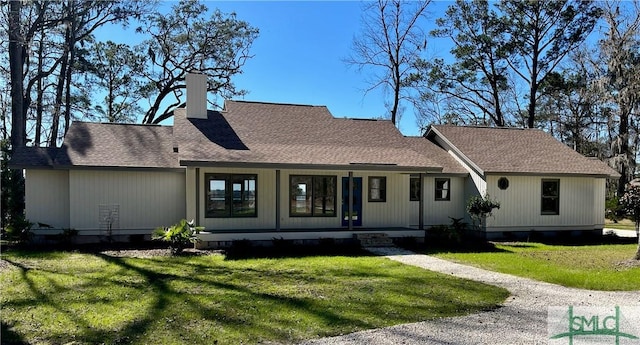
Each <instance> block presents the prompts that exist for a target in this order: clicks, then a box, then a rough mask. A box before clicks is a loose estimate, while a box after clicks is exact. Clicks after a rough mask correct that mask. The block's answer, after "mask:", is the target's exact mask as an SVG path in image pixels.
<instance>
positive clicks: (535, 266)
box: [437, 243, 640, 291]
mask: <svg viewBox="0 0 640 345" xmlns="http://www.w3.org/2000/svg"><path fill="white" fill-rule="evenodd" d="M636 249H637V245H635V244H613V245H585V246H562V245H545V244H540V243H512V244H506V243H505V244H496V246H495V250H493V251H486V252H479V253H451V252H449V253H439V254H437V256H438V257H441V258H443V259H448V260H453V261H457V262H462V263H467V264H471V265H474V266H477V267H481V268H485V269H488V270H492V271H498V272H503V273H508V274H513V275H517V276H521V277H527V278H532V279H536V280H541V281H546V282H549V283H554V284H560V285H564V286H568V287H576V288H581V289H592V290H612V291H614V290H640V266H635V267H632V266H630V265H629V263H628V262H627V264H621V263H623V262H624V261H628V260H629V259H630V258H632V257H633V254H634V253H635V251H636Z"/></svg>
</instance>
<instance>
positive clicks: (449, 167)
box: [406, 137, 469, 174]
mask: <svg viewBox="0 0 640 345" xmlns="http://www.w3.org/2000/svg"><path fill="white" fill-rule="evenodd" d="M406 140H407V143H408V144H409V147H411V148H412V149H413V150H414V151H417V152H419V153H421V154H423V155H425V156H427V157H429V159H431V160H432V161H434V162H438V164H440V165H441V166H442V173H443V174H468V173H469V172H468V171H467V170H466V169H465V168H464V167H463V166H462V165H461V164H460V163H458V161H456V159H455V158H453V156H451V155H450V154H449V153H448V152H447V151H445V150H444V149H443V148H442V147H440V146H438V145H437V144H435V143H434V142H432V141H430V140H427V139H426V138H425V137H406Z"/></svg>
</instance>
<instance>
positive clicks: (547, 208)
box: [540, 180, 560, 214]
mask: <svg viewBox="0 0 640 345" xmlns="http://www.w3.org/2000/svg"><path fill="white" fill-rule="evenodd" d="M541 199H542V200H541V203H540V205H541V207H540V211H541V214H560V180H542V198H541Z"/></svg>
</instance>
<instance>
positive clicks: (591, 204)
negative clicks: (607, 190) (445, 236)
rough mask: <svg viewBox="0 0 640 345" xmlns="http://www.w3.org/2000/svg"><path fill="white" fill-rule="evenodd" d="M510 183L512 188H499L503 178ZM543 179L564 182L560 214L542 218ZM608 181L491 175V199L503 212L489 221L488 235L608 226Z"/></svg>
mask: <svg viewBox="0 0 640 345" xmlns="http://www.w3.org/2000/svg"><path fill="white" fill-rule="evenodd" d="M503 176H504V177H507V178H508V179H509V188H508V189H506V190H501V189H499V188H498V179H499V178H500V177H503ZM543 179H558V180H559V181H560V214H558V215H542V214H541V211H540V210H541V188H542V180H543ZM601 180H604V179H599V178H592V177H567V176H545V177H541V176H518V175H499V176H498V175H489V176H487V186H488V188H487V190H488V193H489V195H490V196H491V197H492V198H494V199H496V200H498V201H499V202H500V205H501V206H500V209H499V210H495V211H494V212H493V216H492V217H490V218H488V219H487V229H488V231H508V230H520V231H529V230H553V229H567V230H569V229H573V230H578V229H595V228H598V226H599V225H601V224H602V223H603V222H604V183H603V182H602V181H601Z"/></svg>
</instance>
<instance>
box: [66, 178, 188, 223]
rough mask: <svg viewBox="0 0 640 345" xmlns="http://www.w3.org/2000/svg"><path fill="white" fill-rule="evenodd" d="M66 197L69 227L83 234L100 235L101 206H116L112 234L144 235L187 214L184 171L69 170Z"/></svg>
mask: <svg viewBox="0 0 640 345" xmlns="http://www.w3.org/2000/svg"><path fill="white" fill-rule="evenodd" d="M69 196H70V205H71V210H70V223H71V227H72V228H75V229H76V230H79V231H84V232H85V234H101V233H100V232H99V230H100V216H99V207H100V205H118V207H119V227H118V229H114V235H118V234H130V233H135V232H137V233H143V234H147V233H149V230H152V229H154V228H156V227H159V226H167V225H171V224H174V223H176V222H178V221H179V220H180V219H182V218H184V217H185V215H186V207H185V200H186V199H185V174H184V172H155V171H98V170H71V171H70V172H69ZM132 230H135V231H133V232H132ZM81 234H82V233H81Z"/></svg>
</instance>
